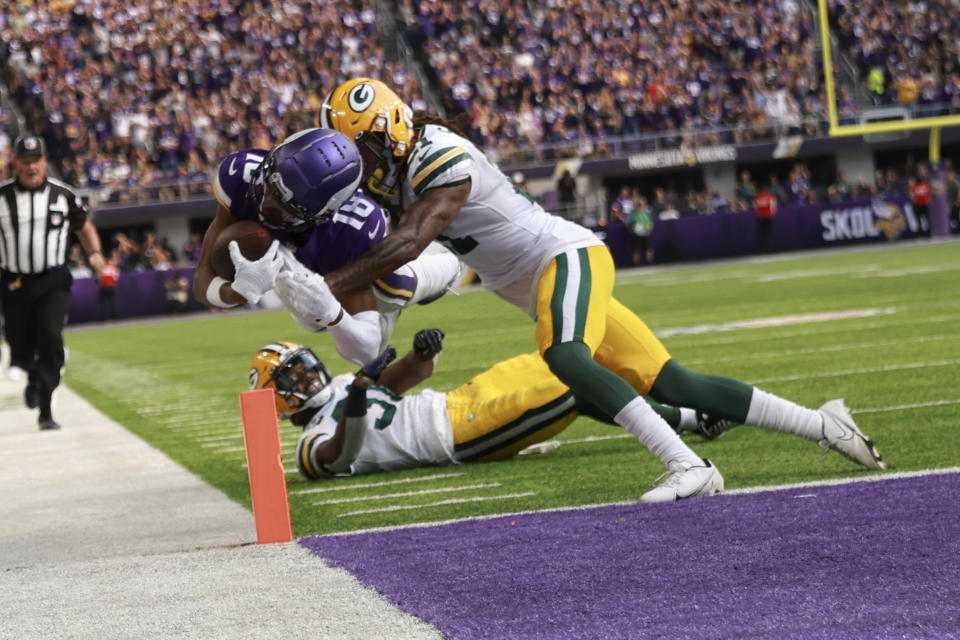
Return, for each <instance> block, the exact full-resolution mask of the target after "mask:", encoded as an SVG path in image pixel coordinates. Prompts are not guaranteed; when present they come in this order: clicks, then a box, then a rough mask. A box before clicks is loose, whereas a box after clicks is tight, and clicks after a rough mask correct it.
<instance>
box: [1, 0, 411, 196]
mask: <svg viewBox="0 0 960 640" xmlns="http://www.w3.org/2000/svg"><path fill="white" fill-rule="evenodd" d="M161 5H162V6H161ZM376 29H377V27H376V18H375V13H374V10H373V6H372V2H370V1H369V0H361V1H359V2H342V1H341V2H323V3H317V2H311V1H310V0H290V1H282V0H259V1H258V2H245V1H242V0H230V1H226V2H210V1H208V0H184V1H182V2H177V3H176V4H175V6H168V5H166V4H164V3H159V2H152V1H148V2H133V3H131V2H122V1H120V0H93V1H76V2H74V1H71V0H63V1H54V2H50V3H18V2H10V3H3V7H2V9H0V71H2V77H0V81H3V82H5V83H6V84H7V85H8V86H9V88H10V93H11V95H12V97H13V98H14V99H15V101H16V103H17V104H18V105H19V106H20V108H21V110H22V111H23V113H24V114H25V116H26V118H27V122H26V126H27V128H28V129H30V130H32V131H35V132H40V133H42V134H43V135H44V137H45V138H46V139H47V142H48V147H49V149H50V160H51V164H52V165H53V167H54V168H55V169H57V170H58V171H59V172H60V174H61V175H62V177H63V178H64V179H66V180H67V181H68V182H70V183H71V184H74V185H76V186H80V187H90V188H92V189H94V190H98V191H101V192H102V195H101V197H100V199H101V200H122V199H142V198H149V199H156V198H158V197H159V198H172V197H176V196H182V195H189V194H190V193H194V192H203V191H205V190H206V189H207V188H208V183H209V172H210V170H211V169H213V168H214V167H215V166H216V162H218V161H219V159H220V158H221V157H222V156H224V155H226V153H227V152H228V151H229V150H232V149H236V148H242V147H264V148H269V147H271V146H273V144H274V143H275V142H276V141H278V140H281V139H283V138H284V137H286V135H288V134H289V133H290V132H292V131H295V130H297V129H300V128H303V127H304V126H309V125H311V124H312V123H313V119H314V118H315V113H314V111H315V109H316V107H317V105H318V104H319V101H320V100H321V99H322V98H323V95H325V93H326V91H328V90H329V89H331V88H332V87H333V86H334V85H335V84H336V83H337V82H338V81H339V80H341V79H342V78H341V77H338V76H337V75H336V74H337V73H340V74H344V76H349V75H365V74H373V75H378V76H383V77H388V78H389V79H390V80H391V82H392V83H393V84H394V85H395V86H399V87H401V88H402V90H403V91H404V93H405V94H406V95H407V96H409V97H410V98H411V99H412V100H413V102H414V104H419V103H420V102H422V101H418V98H419V96H420V89H419V84H418V81H417V79H416V77H415V76H412V75H410V74H408V73H407V72H406V71H405V70H404V69H403V68H402V67H401V66H400V65H398V64H397V63H394V62H390V61H388V60H387V57H386V55H385V53H384V50H383V48H382V47H380V46H379V45H378V44H377V38H376V35H377V34H376ZM333 61H336V68H335V69H334V65H333ZM2 115H3V114H0V116H2ZM0 153H2V149H0ZM178 179H179V180H178ZM175 181H179V182H180V184H179V185H178V186H169V185H171V184H172V183H174V182H175Z"/></svg>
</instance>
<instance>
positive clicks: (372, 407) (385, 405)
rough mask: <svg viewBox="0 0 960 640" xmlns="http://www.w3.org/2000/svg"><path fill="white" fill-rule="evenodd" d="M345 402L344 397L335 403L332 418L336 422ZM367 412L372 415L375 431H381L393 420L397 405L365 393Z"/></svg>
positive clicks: (341, 413)
mask: <svg viewBox="0 0 960 640" xmlns="http://www.w3.org/2000/svg"><path fill="white" fill-rule="evenodd" d="M391 395H392V394H391ZM346 402H347V399H346V398H344V399H343V400H341V401H340V402H338V403H337V406H336V407H334V409H333V419H334V420H336V421H338V422H339V421H340V416H342V415H343V407H344V405H345V404H346ZM367 414H368V415H370V416H372V417H373V419H374V421H375V422H374V423H373V428H374V429H376V430H377V431H383V430H384V429H386V428H387V427H389V426H390V424H391V423H392V422H393V418H394V417H395V416H396V415H397V405H396V404H394V403H392V402H390V401H388V400H381V399H379V398H371V397H370V396H369V395H367Z"/></svg>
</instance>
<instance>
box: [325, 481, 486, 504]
mask: <svg viewBox="0 0 960 640" xmlns="http://www.w3.org/2000/svg"><path fill="white" fill-rule="evenodd" d="M500 486H503V485H501V484H500V483H499V482H487V483H483V484H467V485H461V486H459V487H439V488H437V489H423V490H421V491H403V492H400V493H381V494H377V495H374V496H358V497H356V498H334V499H332V500H321V501H320V502H313V503H311V504H313V505H315V506H319V505H323V504H341V503H344V502H366V501H368V500H386V499H388V498H406V497H409V496H425V495H429V494H431V493H450V492H452V491H472V490H474V489H493V488H495V487H500Z"/></svg>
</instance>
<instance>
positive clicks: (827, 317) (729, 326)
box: [653, 307, 897, 338]
mask: <svg viewBox="0 0 960 640" xmlns="http://www.w3.org/2000/svg"><path fill="white" fill-rule="evenodd" d="M896 312H897V309H896V307H886V308H882V309H850V310H848V311H828V312H825V313H802V314H794V315H789V316H774V317H772V318H754V319H752V320H737V321H734V322H720V323H712V324H699V325H693V326H691V327H674V328H671V329H660V330H659V331H654V332H653V333H654V334H655V335H656V336H657V337H658V338H671V337H673V336H689V335H697V334H701V333H715V332H717V331H734V330H736V329H762V328H767V327H783V326H786V325H792V324H807V323H811V322H829V321H831V320H848V319H850V318H869V317H871V316H880V315H889V314H892V313H896Z"/></svg>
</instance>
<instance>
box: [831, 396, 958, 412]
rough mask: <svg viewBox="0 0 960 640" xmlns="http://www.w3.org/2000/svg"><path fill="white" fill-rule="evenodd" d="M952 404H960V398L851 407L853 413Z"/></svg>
mask: <svg viewBox="0 0 960 640" xmlns="http://www.w3.org/2000/svg"><path fill="white" fill-rule="evenodd" d="M951 404H960V398H957V399H956V400H933V401H931V402H914V403H912V404H898V405H894V406H892V407H874V408H871V409H851V410H850V411H851V412H852V413H857V414H860V413H882V412H884V411H902V410H904V409H925V408H927V407H943V406H946V405H951Z"/></svg>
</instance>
